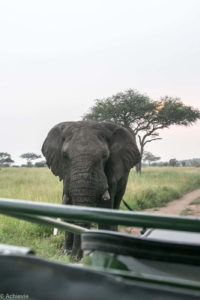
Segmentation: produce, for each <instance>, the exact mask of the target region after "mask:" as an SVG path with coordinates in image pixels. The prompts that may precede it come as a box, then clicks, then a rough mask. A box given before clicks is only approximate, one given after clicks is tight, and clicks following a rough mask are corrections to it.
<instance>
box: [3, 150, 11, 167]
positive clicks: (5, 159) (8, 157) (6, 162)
mask: <svg viewBox="0 0 200 300" xmlns="http://www.w3.org/2000/svg"><path fill="white" fill-rule="evenodd" d="M11 163H14V160H12V158H11V155H10V154H9V153H8V152H0V166H10V164H11Z"/></svg>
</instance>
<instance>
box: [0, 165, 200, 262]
mask: <svg viewBox="0 0 200 300" xmlns="http://www.w3.org/2000/svg"><path fill="white" fill-rule="evenodd" d="M198 187H200V168H194V167H174V168H173V167H146V168H143V170H142V173H141V174H136V172H135V170H131V172H130V176H129V181H128V185H127V189H126V193H125V195H124V199H125V200H126V201H127V203H128V204H129V205H130V206H131V207H132V209H133V210H136V211H139V210H140V211H141V210H143V209H146V208H152V207H161V206H165V205H166V204H167V203H168V202H169V201H172V200H174V199H178V198H180V197H182V196H183V195H184V194H185V193H186V192H188V191H192V190H194V189H196V188H198ZM0 198H11V199H22V200H31V201H38V202H49V203H57V204H60V203H61V198H62V182H59V180H58V178H56V177H55V176H53V175H52V174H51V172H50V170H49V169H47V168H2V169H0ZM121 209H123V210H125V209H126V208H125V206H124V204H123V203H122V204H121ZM0 243H5V244H9V245H18V246H24V247H29V248H31V249H34V250H35V252H36V254H37V255H38V256H42V257H45V258H51V259H54V260H57V261H64V262H68V261H70V257H69V256H67V255H65V254H63V251H62V247H63V244H64V232H63V231H61V230H60V231H58V235H56V236H54V235H53V230H52V228H50V227H47V226H41V225H38V224H33V223H29V222H26V221H22V220H18V219H15V218H11V217H7V216H4V215H1V214H0Z"/></svg>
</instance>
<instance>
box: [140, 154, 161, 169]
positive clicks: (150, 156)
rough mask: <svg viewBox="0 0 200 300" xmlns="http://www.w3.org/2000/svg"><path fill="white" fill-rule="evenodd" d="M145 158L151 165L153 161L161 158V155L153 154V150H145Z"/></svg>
mask: <svg viewBox="0 0 200 300" xmlns="http://www.w3.org/2000/svg"><path fill="white" fill-rule="evenodd" d="M143 160H144V161H148V164H149V166H150V165H151V162H154V161H157V160H160V157H159V156H155V155H153V154H152V153H151V152H147V151H144V157H143Z"/></svg>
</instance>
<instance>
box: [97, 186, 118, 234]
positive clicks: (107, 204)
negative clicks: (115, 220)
mask: <svg viewBox="0 0 200 300" xmlns="http://www.w3.org/2000/svg"><path fill="white" fill-rule="evenodd" d="M115 191H116V185H114V186H112V188H111V189H110V190H109V194H110V200H107V201H101V203H100V207H102V208H108V209H111V208H113V204H114V198H115ZM98 228H99V229H100V230H112V231H117V226H116V225H110V224H99V225H98Z"/></svg>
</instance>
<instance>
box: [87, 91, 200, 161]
mask: <svg viewBox="0 0 200 300" xmlns="http://www.w3.org/2000/svg"><path fill="white" fill-rule="evenodd" d="M83 119H84V120H96V121H109V122H114V123H115V124H118V125H121V126H123V127H125V128H127V129H128V130H129V131H130V132H131V133H132V135H133V136H134V137H135V139H136V137H137V138H138V142H139V147H140V153H141V157H142V156H143V152H144V147H145V145H146V144H147V143H150V142H152V141H155V140H159V139H161V138H160V137H159V132H158V131H159V130H161V129H164V128H169V127H170V126H172V125H182V126H189V125H191V124H193V123H194V122H195V121H197V120H198V119H200V111H199V110H198V109H195V108H193V107H191V106H187V105H185V104H183V103H182V102H181V100H180V99H179V98H173V97H169V96H165V97H162V98H161V99H160V100H159V101H154V100H152V99H150V98H149V97H148V96H147V95H143V94H140V93H139V92H137V91H135V90H132V89H130V90H128V91H126V92H120V93H118V94H116V95H113V96H112V97H108V98H105V99H101V100H96V101H95V105H94V106H93V107H91V108H90V110H89V112H88V113H87V114H85V115H84V117H83Z"/></svg>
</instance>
